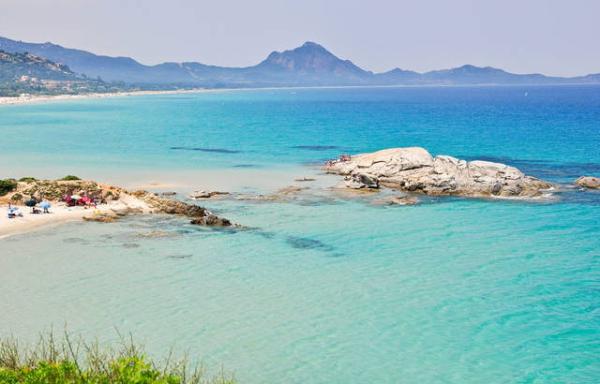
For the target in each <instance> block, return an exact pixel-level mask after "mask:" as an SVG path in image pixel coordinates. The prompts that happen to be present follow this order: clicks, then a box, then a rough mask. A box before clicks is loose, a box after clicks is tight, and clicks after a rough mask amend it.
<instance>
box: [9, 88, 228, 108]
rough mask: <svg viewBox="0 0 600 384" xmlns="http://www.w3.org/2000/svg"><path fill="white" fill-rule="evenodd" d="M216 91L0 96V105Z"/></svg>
mask: <svg viewBox="0 0 600 384" xmlns="http://www.w3.org/2000/svg"><path fill="white" fill-rule="evenodd" d="M216 90H217V89H207V88H197V89H177V90H164V91H124V92H107V93H82V94H78V95H70V94H63V95H21V96H17V97H11V96H0V105H18V104H33V103H44V102H50V101H65V100H83V99H103V98H108V97H122V96H143V95H173V94H184V93H204V92H213V91H216Z"/></svg>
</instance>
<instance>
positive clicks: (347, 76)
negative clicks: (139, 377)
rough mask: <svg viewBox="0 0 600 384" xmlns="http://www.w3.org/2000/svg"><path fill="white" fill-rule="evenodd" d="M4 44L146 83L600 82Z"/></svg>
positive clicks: (297, 55) (599, 79) (316, 58)
mask: <svg viewBox="0 0 600 384" xmlns="http://www.w3.org/2000/svg"><path fill="white" fill-rule="evenodd" d="M0 49H1V50H4V51H7V52H13V53H24V52H29V53H32V54H34V55H37V56H42V57H45V58H48V59H49V60H51V61H53V62H56V63H62V64H65V65H68V66H69V68H71V69H72V70H73V71H74V72H77V73H81V74H85V75H87V76H88V77H90V78H97V77H100V78H101V79H103V80H105V81H109V82H116V81H122V82H126V83H129V84H135V85H139V86H145V87H150V86H154V87H173V86H177V87H179V86H193V87H198V86H201V87H275V86H328V85H335V86H353V85H476V84H481V85H483V84H567V83H568V84H599V83H600V74H591V75H587V76H579V77H572V78H561V77H549V76H544V75H542V74H514V73H510V72H506V71H504V70H502V69H497V68H492V67H476V66H473V65H464V66H461V67H458V68H452V69H444V70H439V71H430V72H426V73H419V72H414V71H408V70H403V69H399V68H396V69H393V70H391V71H388V72H384V73H373V72H370V71H366V70H364V69H362V68H360V67H358V66H357V65H355V64H354V63H352V62H351V61H350V60H343V59H340V58H338V57H337V56H335V55H334V54H332V53H331V52H329V51H328V50H327V49H325V48H324V47H323V46H321V45H319V44H317V43H313V42H306V43H304V44H303V45H302V46H300V47H298V48H295V49H292V50H287V51H283V52H277V51H275V52H272V53H271V54H270V55H269V56H268V57H267V58H266V59H265V60H263V61H262V62H260V63H258V64H257V65H254V66H249V67H243V68H232V67H219V66H214V65H207V64H202V63H195V62H185V63H171V62H169V63H163V64H158V65H153V66H148V65H144V64H141V63H139V62H137V61H135V60H134V59H132V58H129V57H110V56H101V55H95V54H93V53H91V52H87V51H82V50H79V49H71V48H65V47H62V46H60V45H57V44H52V43H41V44H40V43H27V42H22V41H16V40H11V39H7V38H3V37H0Z"/></svg>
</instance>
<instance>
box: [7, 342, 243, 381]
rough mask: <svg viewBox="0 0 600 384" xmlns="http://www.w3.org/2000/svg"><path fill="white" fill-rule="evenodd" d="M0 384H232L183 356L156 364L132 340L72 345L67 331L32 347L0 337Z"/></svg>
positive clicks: (228, 379)
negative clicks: (208, 372)
mask: <svg viewBox="0 0 600 384" xmlns="http://www.w3.org/2000/svg"><path fill="white" fill-rule="evenodd" d="M0 383H2V384H17V383H18V384H21V383H23V384H112V383H118V384H233V383H235V380H234V379H233V378H232V377H229V376H227V375H226V374H225V373H223V372H222V373H221V374H220V375H218V376H216V377H207V376H206V375H205V374H204V372H203V371H202V370H201V369H199V368H198V367H197V366H195V367H191V366H190V365H189V364H188V360H187V358H183V359H179V360H175V359H173V358H172V351H171V352H170V353H169V357H168V358H167V359H166V360H165V361H163V362H160V363H156V362H154V361H152V360H151V359H149V357H148V355H147V354H146V353H145V352H144V351H143V349H142V348H141V347H139V346H138V345H136V344H135V343H134V342H133V341H132V340H131V338H130V339H129V340H125V339H123V338H122V340H121V342H120V343H118V345H117V347H116V348H114V347H108V348H103V347H101V345H100V344H99V343H98V342H93V343H86V342H84V341H82V340H81V339H78V340H77V341H73V340H72V339H71V338H70V337H69V335H68V334H67V333H65V335H64V336H63V337H62V338H60V339H57V338H56V337H55V336H54V334H52V333H49V334H45V335H42V336H40V338H39V340H38V342H37V343H35V344H33V345H21V344H20V343H19V342H18V340H17V339H15V338H5V339H0Z"/></svg>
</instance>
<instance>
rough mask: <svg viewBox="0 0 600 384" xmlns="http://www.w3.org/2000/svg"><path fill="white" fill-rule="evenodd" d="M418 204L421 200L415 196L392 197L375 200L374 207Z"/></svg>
mask: <svg viewBox="0 0 600 384" xmlns="http://www.w3.org/2000/svg"><path fill="white" fill-rule="evenodd" d="M418 203H419V199H417V198H416V197H413V196H390V197H386V198H383V199H377V200H373V204H374V205H415V204H418Z"/></svg>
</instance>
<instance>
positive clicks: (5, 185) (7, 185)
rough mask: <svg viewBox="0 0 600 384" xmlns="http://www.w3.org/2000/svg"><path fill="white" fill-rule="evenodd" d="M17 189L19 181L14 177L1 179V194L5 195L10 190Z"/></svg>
mask: <svg viewBox="0 0 600 384" xmlns="http://www.w3.org/2000/svg"><path fill="white" fill-rule="evenodd" d="M15 189H17V181H16V180H14V179H3V180H0V196H4V195H6V194H7V193H9V192H12V191H14V190H15Z"/></svg>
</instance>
